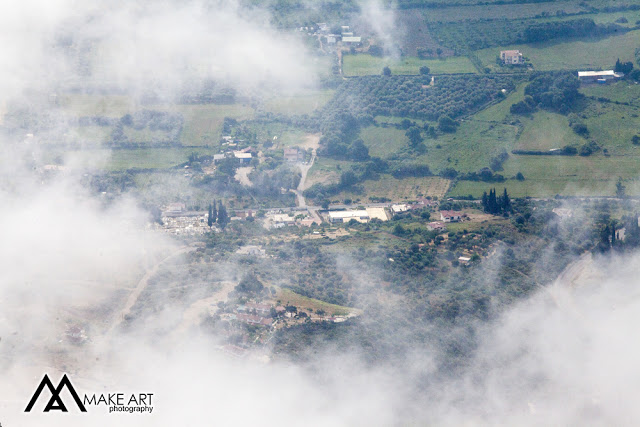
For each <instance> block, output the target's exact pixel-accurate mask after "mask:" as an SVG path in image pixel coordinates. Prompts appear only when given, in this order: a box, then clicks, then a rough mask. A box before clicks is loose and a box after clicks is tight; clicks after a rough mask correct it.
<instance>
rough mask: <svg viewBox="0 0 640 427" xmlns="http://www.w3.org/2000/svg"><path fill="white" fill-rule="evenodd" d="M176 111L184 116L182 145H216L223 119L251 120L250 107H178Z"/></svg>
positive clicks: (238, 105)
mask: <svg viewBox="0 0 640 427" xmlns="http://www.w3.org/2000/svg"><path fill="white" fill-rule="evenodd" d="M178 110H179V111H180V112H181V113H182V115H183V116H184V129H183V130H182V135H181V138H180V139H181V142H182V144H183V145H195V146H206V145H217V144H218V142H219V141H220V136H221V132H222V122H223V121H224V118H225V117H231V118H234V119H238V120H245V119H251V118H253V113H254V111H253V109H252V108H251V107H248V106H245V105H240V104H233V105H212V104H206V105H180V106H179V107H178Z"/></svg>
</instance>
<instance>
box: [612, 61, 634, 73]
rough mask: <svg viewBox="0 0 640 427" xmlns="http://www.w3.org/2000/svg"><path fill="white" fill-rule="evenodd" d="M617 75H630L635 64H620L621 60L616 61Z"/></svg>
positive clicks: (615, 69) (629, 62)
mask: <svg viewBox="0 0 640 427" xmlns="http://www.w3.org/2000/svg"><path fill="white" fill-rule="evenodd" d="M613 70H614V71H615V72H616V73H624V74H629V73H630V72H631V71H632V70H633V62H631V61H628V62H620V58H618V59H617V60H616V65H615V67H614V69H613Z"/></svg>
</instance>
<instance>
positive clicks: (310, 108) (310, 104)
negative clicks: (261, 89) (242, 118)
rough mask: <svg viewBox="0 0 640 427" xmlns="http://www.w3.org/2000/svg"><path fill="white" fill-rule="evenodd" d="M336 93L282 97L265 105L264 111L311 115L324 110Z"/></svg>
mask: <svg viewBox="0 0 640 427" xmlns="http://www.w3.org/2000/svg"><path fill="white" fill-rule="evenodd" d="M334 92H335V91H333V90H323V91H318V92H312V93H307V94H302V95H292V96H281V97H278V98H273V99H270V100H269V101H267V102H265V103H264V110H265V111H267V112H270V113H280V114H291V115H294V114H311V113H313V112H314V111H315V110H317V109H318V108H322V107H323V106H324V105H325V104H326V103H327V102H329V100H330V99H331V98H332V97H333V94H334Z"/></svg>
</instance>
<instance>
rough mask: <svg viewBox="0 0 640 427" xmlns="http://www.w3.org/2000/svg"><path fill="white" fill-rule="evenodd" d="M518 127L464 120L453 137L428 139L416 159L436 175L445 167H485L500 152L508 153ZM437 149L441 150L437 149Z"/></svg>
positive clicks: (511, 147) (444, 136)
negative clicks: (424, 150)
mask: <svg viewBox="0 0 640 427" xmlns="http://www.w3.org/2000/svg"><path fill="white" fill-rule="evenodd" d="M516 132H517V128H516V127H515V126H511V125H504V124H496V123H486V122H479V121H475V120H465V121H464V122H462V123H461V124H460V126H459V127H458V131H457V132H456V133H453V134H445V135H442V136H439V137H438V138H437V139H427V140H425V143H426V145H427V153H426V154H423V155H421V156H418V157H416V160H417V161H420V162H424V163H426V164H427V165H429V167H430V168H431V170H432V171H433V172H435V173H438V172H440V171H441V170H443V169H445V168H449V167H450V168H454V169H455V170H457V171H460V172H473V171H477V170H479V169H481V168H483V167H488V166H489V163H490V162H491V159H492V158H493V157H495V156H497V155H498V154H500V153H501V152H502V151H507V152H510V151H511V150H512V149H513V147H514V143H515V137H516ZM438 146H440V148H438Z"/></svg>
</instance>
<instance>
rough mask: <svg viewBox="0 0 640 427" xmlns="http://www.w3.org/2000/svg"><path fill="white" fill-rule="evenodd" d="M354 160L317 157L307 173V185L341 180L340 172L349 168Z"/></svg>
mask: <svg viewBox="0 0 640 427" xmlns="http://www.w3.org/2000/svg"><path fill="white" fill-rule="evenodd" d="M352 164H353V163H352V162H348V161H344V160H334V159H328V158H326V157H321V156H319V157H317V158H316V161H315V162H314V164H313V167H312V168H311V169H310V170H309V173H308V174H307V182H306V184H307V187H310V186H312V185H313V184H315V183H321V184H334V183H336V182H338V181H339V180H340V174H341V173H342V172H344V171H347V170H349V168H350V166H351V165H352Z"/></svg>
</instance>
